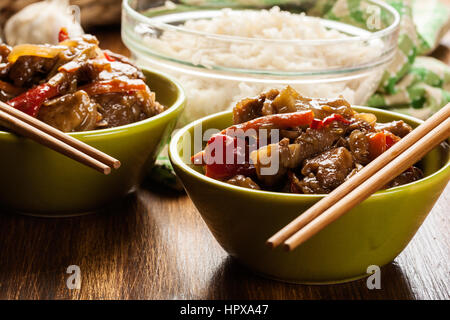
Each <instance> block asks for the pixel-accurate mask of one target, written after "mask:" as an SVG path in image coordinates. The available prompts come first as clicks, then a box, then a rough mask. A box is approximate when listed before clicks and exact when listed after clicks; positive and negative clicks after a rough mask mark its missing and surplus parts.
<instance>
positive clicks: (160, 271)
mask: <svg viewBox="0 0 450 320" xmlns="http://www.w3.org/2000/svg"><path fill="white" fill-rule="evenodd" d="M96 34H97V35H98V37H99V38H100V40H101V45H102V47H104V48H109V49H112V50H113V51H117V52H122V53H124V54H127V53H128V51H127V50H126V49H125V48H124V47H123V45H122V43H121V42H120V36H119V31H118V29H114V28H112V29H103V30H97V32H96ZM443 43H444V44H445V43H448V44H449V46H450V41H446V40H445V39H444V41H443ZM449 52H450V50H449V49H448V48H447V47H445V46H441V47H439V48H438V50H437V51H436V52H435V53H434V55H435V56H436V57H438V58H439V59H441V60H443V61H446V62H447V63H449V62H450V54H449ZM449 213H450V185H449V186H447V189H446V190H445V192H444V194H443V195H442V196H441V198H440V199H439V201H438V202H437V203H436V205H435V207H434V209H433V211H432V212H431V213H430V215H429V216H428V218H427V219H426V221H425V223H424V224H423V225H422V227H421V228H420V230H419V232H418V233H417V234H416V236H415V237H414V239H413V240H412V241H411V243H410V244H409V245H408V247H407V248H406V249H405V250H404V251H403V252H402V253H401V254H400V256H399V257H397V259H395V261H394V262H393V263H391V264H389V265H387V266H385V267H384V268H382V271H381V286H382V288H381V289H380V290H369V289H368V288H367V286H366V280H359V281H355V282H351V283H346V284H340V285H333V286H306V285H291V284H284V283H280V282H275V281H271V280H267V279H264V278H261V277H259V276H256V275H253V274H252V273H250V272H249V271H247V270H246V269H244V268H243V267H241V266H240V265H239V264H238V263H237V262H236V261H234V260H233V259H232V258H230V257H229V256H228V255H227V254H226V253H225V252H224V250H223V249H222V248H221V247H220V246H219V245H218V243H217V242H216V241H215V240H214V238H213V237H212V235H211V233H210V232H209V230H208V228H207V227H206V225H205V223H204V222H203V220H202V219H201V217H200V215H199V213H198V212H197V210H196V209H195V207H194V206H193V204H192V202H191V201H190V199H189V198H188V197H187V196H186V195H185V194H180V193H173V192H169V191H167V190H166V191H164V190H158V187H157V186H152V185H151V184H146V185H143V186H142V187H141V188H140V190H139V191H137V192H136V193H135V194H132V195H130V196H128V197H127V198H126V199H124V200H123V201H122V202H120V203H119V204H116V205H114V207H111V208H107V209H105V210H103V211H102V212H99V213H97V214H94V215H88V216H82V217H74V218H63V219H45V218H33V217H27V216H20V215H14V214H11V213H8V212H1V213H0V244H1V250H0V299H449V298H450V263H449V261H450V234H449V230H450V218H449ZM69 265H78V266H79V267H80V270H81V279H82V284H81V289H79V290H77V289H72V290H70V289H68V288H67V286H66V280H67V277H68V276H69V275H68V274H67V273H66V269H67V267H68V266H69Z"/></svg>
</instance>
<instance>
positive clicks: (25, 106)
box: [7, 83, 58, 117]
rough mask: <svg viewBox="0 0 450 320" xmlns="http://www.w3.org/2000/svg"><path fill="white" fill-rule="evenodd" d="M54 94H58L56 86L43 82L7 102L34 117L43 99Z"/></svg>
mask: <svg viewBox="0 0 450 320" xmlns="http://www.w3.org/2000/svg"><path fill="white" fill-rule="evenodd" d="M56 95H58V88H57V87H55V86H51V85H49V84H48V83H43V84H40V85H38V86H37V87H34V88H32V89H30V90H28V91H27V92H24V93H22V94H21V95H19V96H17V97H15V98H13V99H11V100H9V101H8V102H7V103H8V104H9V105H10V106H12V107H14V108H16V109H18V110H20V111H22V112H25V113H27V114H29V115H30V116H33V117H36V116H37V114H38V112H39V109H40V107H41V105H42V104H43V103H44V101H45V100H47V99H50V98H53V97H55V96H56Z"/></svg>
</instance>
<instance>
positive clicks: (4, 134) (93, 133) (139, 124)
mask: <svg viewBox="0 0 450 320" xmlns="http://www.w3.org/2000/svg"><path fill="white" fill-rule="evenodd" d="M139 69H141V70H142V71H143V72H144V74H145V73H153V74H155V75H158V76H161V77H163V78H165V79H166V80H168V81H169V82H171V83H172V84H173V85H174V86H175V88H176V91H177V95H178V96H177V99H176V100H175V101H174V102H173V104H172V105H171V106H170V107H169V108H168V109H166V110H164V111H163V112H161V113H159V114H157V115H155V116H153V117H150V118H147V119H144V120H140V121H136V122H133V123H129V124H126V125H122V126H118V127H112V128H107V129H99V130H88V131H77V132H66V134H68V135H69V136H72V137H74V138H78V139H80V138H91V137H97V136H104V135H110V134H115V133H121V132H123V131H126V130H128V129H140V128H143V127H145V126H146V125H147V124H149V123H152V122H155V121H156V120H158V119H161V118H164V117H166V116H169V115H170V114H172V113H174V112H175V111H177V110H179V109H180V108H182V107H183V106H184V104H185V102H186V99H187V98H186V92H185V91H184V89H183V87H182V86H181V84H180V83H179V82H178V80H176V79H175V78H174V77H172V76H170V75H168V74H166V73H164V72H160V71H157V70H150V69H149V68H147V67H143V66H139ZM150 90H151V88H150ZM16 137H17V135H16V134H14V133H12V132H8V131H2V130H0V140H1V139H14V138H16Z"/></svg>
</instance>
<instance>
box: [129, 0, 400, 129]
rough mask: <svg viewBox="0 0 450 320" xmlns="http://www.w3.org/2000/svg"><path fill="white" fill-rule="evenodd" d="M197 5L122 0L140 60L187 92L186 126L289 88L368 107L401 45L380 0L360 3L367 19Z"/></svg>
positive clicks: (294, 9)
mask: <svg viewBox="0 0 450 320" xmlns="http://www.w3.org/2000/svg"><path fill="white" fill-rule="evenodd" d="M351 1H352V0H350V2H351ZM354 1H356V0H354ZM178 2H180V1H178ZM192 2H193V1H190V0H185V1H184V2H183V3H181V4H180V3H173V2H164V1H154V0H153V1H143V0H142V1H141V0H124V2H123V14H122V39H123V41H124V43H125V45H126V46H127V47H128V48H129V49H130V51H131V53H132V56H133V58H134V60H136V62H137V63H138V64H139V65H143V66H147V67H150V68H152V69H156V70H161V71H164V72H167V73H170V74H172V75H173V76H175V77H176V78H177V79H178V80H179V81H180V82H181V84H182V85H183V86H184V88H185V89H186V92H187V96H188V104H187V107H186V109H185V112H184V114H183V115H182V117H181V120H180V123H179V124H180V125H184V124H186V123H189V122H191V121H193V120H195V119H198V118H201V117H203V116H206V115H208V114H212V113H216V112H219V111H222V110H225V109H228V108H231V107H232V106H233V105H234V104H235V103H236V102H237V101H239V100H241V99H242V98H245V97H249V96H256V95H257V94H259V93H260V92H263V91H267V90H268V89H272V88H282V87H284V86H286V85H290V86H292V87H293V88H295V89H296V90H297V91H298V92H300V93H301V94H302V95H305V96H310V97H320V98H332V97H337V96H339V95H343V96H344V98H345V99H347V100H348V101H349V102H350V103H352V104H364V103H365V102H366V100H367V99H368V98H369V97H370V96H371V95H372V94H373V93H374V92H375V90H376V89H377V87H378V85H379V83H380V80H381V78H382V76H383V72H384V70H385V69H386V67H387V65H388V64H389V63H390V62H391V61H392V59H393V58H394V56H395V53H396V50H397V39H398V30H399V21H400V18H399V15H398V13H397V12H396V11H395V9H393V8H392V7H390V6H389V5H387V4H385V3H382V2H381V1H376V0H358V1H357V2H358V5H359V7H360V8H362V10H363V13H364V12H365V13H364V14H365V17H364V19H363V20H362V21H365V22H364V23H361V20H360V21H359V22H358V21H356V20H354V19H352V18H351V17H350V16H349V17H348V19H347V17H345V16H340V17H339V18H340V21H346V22H348V23H343V22H337V21H335V20H329V19H325V18H321V17H313V16H307V15H305V14H304V13H303V12H301V10H302V8H301V7H299V6H295V5H289V6H287V7H281V8H280V7H276V6H275V7H273V6H272V7H271V6H268V7H263V6H262V7H258V6H256V5H254V6H248V5H247V6H242V5H239V4H236V2H235V1H231V2H230V3H229V4H228V5H229V6H230V7H226V5H224V4H221V5H217V4H216V2H214V1H194V2H195V3H202V4H203V5H188V4H186V3H192ZM346 2H347V3H348V2H349V1H346ZM205 3H206V4H205ZM211 3H212V4H211ZM237 3H239V1H238V2H237ZM208 4H209V5H208ZM347 9H348V8H347ZM344 12H345V10H344ZM347 12H348V15H350V11H349V10H347Z"/></svg>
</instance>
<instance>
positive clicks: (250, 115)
mask: <svg viewBox="0 0 450 320" xmlns="http://www.w3.org/2000/svg"><path fill="white" fill-rule="evenodd" d="M305 112H312V113H313V118H314V119H313V118H311V119H310V120H311V122H310V123H309V124H308V125H302V126H296V125H291V126H289V123H290V122H289V121H288V120H286V119H285V120H286V121H284V122H283V126H280V123H275V122H274V123H271V121H272V120H270V119H273V121H275V120H276V118H273V117H274V115H276V114H280V115H283V116H286V117H288V118H290V117H292V118H294V117H293V115H296V114H300V113H305ZM288 118H287V119H288ZM233 120H234V123H235V125H234V126H232V127H230V128H251V127H252V128H253V127H254V126H253V124H255V123H264V126H260V127H259V128H272V129H273V128H277V129H280V131H279V134H280V139H281V140H280V141H279V142H276V141H272V142H269V144H268V145H260V146H259V147H258V148H257V150H254V151H252V152H251V153H250V154H249V164H248V165H247V167H246V168H252V170H247V171H248V175H245V174H244V175H242V174H239V175H238V174H234V175H233V166H232V165H228V167H227V170H228V172H229V174H230V176H229V177H228V178H226V177H225V179H224V177H223V176H221V177H220V178H219V177H216V178H217V179H222V180H224V181H226V182H228V183H231V184H234V185H238V186H241V187H247V188H251V189H256V187H255V186H258V188H261V189H265V190H271V191H282V192H285V191H287V192H292V193H306V194H311V193H315V194H322V193H329V192H331V191H332V190H334V189H335V188H336V187H338V186H339V185H340V184H342V183H343V182H344V181H346V180H347V179H349V178H351V177H352V176H353V175H355V174H356V173H358V172H359V171H360V170H361V169H362V168H363V167H364V166H365V165H367V164H368V163H370V162H371V161H372V160H373V159H374V158H376V157H377V156H378V155H379V154H381V153H382V152H384V151H385V150H387V149H388V148H389V147H391V146H392V145H393V144H394V143H396V142H397V141H398V140H400V138H401V137H404V136H405V135H407V134H408V133H409V132H410V131H411V130H412V128H411V127H410V126H409V125H407V124H406V123H404V122H403V121H401V120H400V121H393V122H390V123H377V122H376V121H377V119H376V116H375V115H373V114H368V113H357V112H355V111H354V110H353V109H352V108H351V106H350V104H349V103H348V102H347V101H346V100H345V99H343V98H342V97H339V98H337V99H311V98H307V97H303V96H301V95H300V94H299V93H298V92H296V91H295V90H294V89H292V88H291V87H286V88H285V89H283V90H276V89H273V90H270V91H268V92H265V93H262V94H260V95H259V96H258V97H255V98H248V99H244V100H242V101H240V102H238V103H237V104H236V107H235V108H234V109H233ZM292 123H294V122H292ZM250 124H251V125H250ZM230 128H229V129H230ZM227 132H228V129H227V130H223V131H222V133H221V134H224V133H225V134H226V133H227ZM199 156H201V157H203V156H204V153H202V154H199V155H196V156H195V157H194V158H197V159H198V157H199ZM274 161H275V162H274ZM198 163H201V162H197V164H198ZM273 164H276V168H277V170H275V171H273V172H270V173H268V171H267V169H268V168H270V167H271V165H273ZM205 165H206V164H205ZM238 169H239V168H238V167H236V172H238V171H239V170H238ZM208 172H209V174H210V176H211V177H213V178H214V171H213V170H210V171H208ZM422 176H423V173H422V172H421V171H420V169H418V168H416V167H412V168H411V169H409V170H407V171H405V172H404V173H402V174H401V175H400V176H398V177H397V178H395V179H394V180H393V181H392V182H391V183H390V184H389V185H388V186H387V187H394V186H398V185H402V184H405V183H409V182H412V181H415V180H417V179H420V178H421V177H422Z"/></svg>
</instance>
